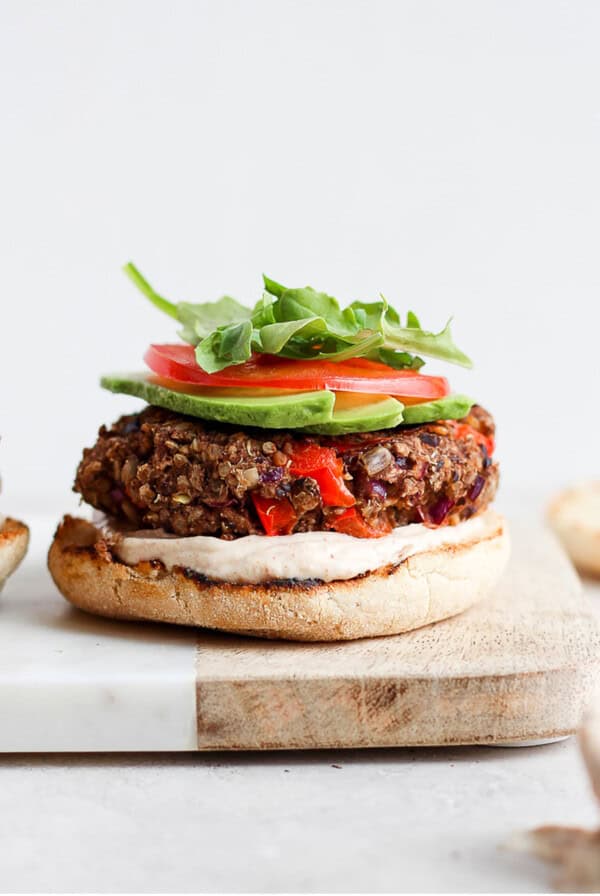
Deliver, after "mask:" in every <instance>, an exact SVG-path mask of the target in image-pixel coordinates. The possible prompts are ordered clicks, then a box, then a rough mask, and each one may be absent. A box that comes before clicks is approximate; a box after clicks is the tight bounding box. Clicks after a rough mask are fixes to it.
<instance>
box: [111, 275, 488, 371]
mask: <svg viewBox="0 0 600 896" xmlns="http://www.w3.org/2000/svg"><path fill="white" fill-rule="evenodd" d="M125 271H126V273H127V274H128V275H129V277H130V278H131V279H132V281H133V282H134V283H135V285H136V286H137V287H138V288H139V289H140V290H141V291H142V293H143V294H144V295H145V296H146V297H147V298H148V299H149V300H150V301H151V302H152V303H153V304H154V305H155V306H156V307H157V308H158V309H159V310H161V311H163V312H165V313H166V314H168V315H170V316H171V317H173V318H175V319H176V320H178V321H179V322H180V323H181V324H182V327H183V329H182V330H181V331H180V335H181V337H182V339H184V340H185V341H186V342H189V343H190V344H191V345H194V346H196V360H197V362H198V365H199V366H200V367H201V368H202V369H203V370H205V371H206V372H207V373H216V372H217V371H219V370H223V369H224V368H226V367H230V366H232V365H234V364H243V363H244V362H245V361H247V360H248V359H249V358H250V356H251V355H252V353H253V352H257V353H259V354H269V355H278V356H280V357H282V358H295V359H297V360H328V361H345V360H348V359H350V358H361V357H363V358H369V359H371V360H374V361H381V362H383V363H384V364H387V365H389V366H390V367H394V368H396V369H403V368H407V369H412V370H419V369H420V368H421V367H422V366H423V364H424V363H425V362H424V361H423V359H422V358H421V357H420V356H421V355H425V356H426V357H429V358H437V359H439V360H442V361H449V362H450V363H453V364H460V365H462V366H463V367H471V366H472V365H471V361H470V359H469V358H468V357H467V356H466V355H465V354H464V353H463V352H462V351H461V350H460V349H459V348H458V347H457V346H456V345H455V344H454V342H453V340H452V334H451V332H450V321H448V323H447V324H446V326H445V327H444V328H443V330H440V332H439V333H433V332H429V331H427V330H424V329H423V328H422V327H421V324H420V322H419V320H418V318H417V316H416V315H415V314H414V313H413V312H412V311H409V312H408V314H407V316H406V321H405V323H402V319H401V317H400V315H399V314H398V312H397V311H396V310H395V309H394V308H392V307H391V306H390V305H389V304H388V302H387V300H386V299H385V298H384V297H383V296H381V297H380V298H379V300H377V301H375V302H360V301H356V302H352V303H351V304H350V305H349V306H348V307H347V308H341V307H340V305H339V303H338V301H337V300H336V299H334V298H333V297H332V296H329V295H327V294H326V293H324V292H317V291H316V290H314V289H313V288H312V287H310V286H306V287H303V288H300V289H288V287H286V286H282V285H281V284H280V283H277V282H276V281H275V280H271V279H270V278H269V277H263V280H264V288H265V291H264V293H263V295H262V296H261V298H260V299H259V300H258V302H257V303H256V305H255V306H254V308H253V309H250V308H246V307H245V306H244V305H240V304H239V302H237V301H236V300H235V299H232V298H231V297H230V296H223V298H221V299H219V300H218V301H216V302H203V303H201V304H192V303H190V302H179V303H177V304H174V303H173V302H170V301H169V300H168V299H165V298H164V297H163V296H161V295H159V294H158V293H156V292H155V291H154V289H153V288H152V287H151V286H150V284H149V283H148V281H147V280H146V279H145V278H144V277H143V276H142V275H141V274H140V272H139V271H138V270H137V268H136V267H135V266H134V265H133V264H131V263H129V264H127V265H126V266H125ZM416 353H418V354H416Z"/></svg>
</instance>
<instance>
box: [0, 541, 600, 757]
mask: <svg viewBox="0 0 600 896" xmlns="http://www.w3.org/2000/svg"><path fill="white" fill-rule="evenodd" d="M46 528H47V529H48V533H49V532H50V529H51V526H46ZM512 528H513V555H512V559H511V562H510V566H509V569H508V570H507V573H506V575H505V577H504V579H503V581H502V582H501V584H500V585H499V587H498V588H497V590H496V592H495V593H494V595H492V596H491V597H490V598H489V599H488V600H487V601H485V602H484V603H482V604H480V605H479V606H478V607H475V608H473V609H472V610H470V611H468V612H467V613H465V614H463V615H462V616H459V617H457V618H455V619H451V620H448V621H446V622H441V623H438V624H436V625H433V626H429V627H427V628H424V629H421V630H418V631H415V632H411V633H408V634H405V635H398V636H396V637H390V638H379V639H374V640H365V641H357V642H350V643H342V644H329V645H327V644H292V643H286V642H265V641H258V640H252V639H247V638H238V637H232V636H227V635H219V634H211V633H197V632H195V631H193V630H189V629H178V628H174V627H167V626H152V625H139V624H127V623H113V622H110V621H107V620H102V619H98V618H95V617H92V616H86V615H85V614H83V613H80V612H78V611H76V610H73V609H72V608H70V607H69V606H68V605H67V604H65V603H64V601H62V599H61V598H60V597H59V596H58V594H57V593H56V591H55V589H54V587H53V585H52V584H51V582H50V580H49V577H48V576H47V575H46V573H45V569H44V565H43V564H44V553H45V547H46V545H47V543H48V539H47V536H46V532H45V530H44V529H43V527H41V526H40V532H39V533H38V534H42V533H43V537H42V538H37V537H36V529H35V526H34V542H37V547H34V550H33V551H32V556H30V557H29V563H28V565H27V567H25V568H24V569H23V570H22V572H21V573H20V574H19V575H18V576H17V577H16V578H15V579H14V580H11V582H10V583H9V584H8V585H7V589H6V593H5V594H4V595H3V596H2V597H1V598H0V750H3V751H9V750H10V751H36V750H43V751H61V750H69V751H83V750H96V751H98V750H115V751H116V750H198V749H199V750H212V749H217V750H241V749H259V750H269V749H288V748H291V749H307V748H315V747H373V746H386V747H389V746H415V745H440V744H490V743H504V742H518V743H519V742H521V743H525V742H529V741H532V740H539V739H548V738H556V737H561V736H564V735H568V734H571V733H572V732H574V731H575V729H576V727H577V725H578V723H579V720H580V717H581V714H582V711H583V709H584V707H585V705H586V704H587V703H589V701H590V700H591V699H592V697H593V694H594V691H595V688H596V684H597V682H599V681H600V632H599V626H598V622H597V619H596V616H595V614H594V613H593V611H592V608H591V606H590V602H589V600H588V598H587V597H586V596H585V595H584V594H583V593H582V590H581V587H580V584H579V581H578V579H577V577H576V575H575V573H574V572H573V570H572V568H571V566H570V564H569V562H568V561H567V559H566V558H565V556H564V554H563V553H562V551H561V549H560V548H559V546H558V544H557V542H556V541H555V540H554V538H553V537H552V536H551V535H550V534H549V533H546V532H545V531H542V530H541V529H533V530H532V529H522V530H519V529H518V528H516V527H514V526H513V527H512Z"/></svg>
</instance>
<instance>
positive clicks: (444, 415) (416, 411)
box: [402, 395, 475, 423]
mask: <svg viewBox="0 0 600 896" xmlns="http://www.w3.org/2000/svg"><path fill="white" fill-rule="evenodd" d="M474 404H475V402H474V401H473V400H472V399H471V398H468V397H467V396H466V395H446V397H445V398H439V399H438V400H437V401H426V402H424V403H423V404H412V405H407V407H405V408H404V412H403V420H402V422H403V423H433V422H434V421H435V420H460V419H461V417H466V416H467V414H468V413H469V411H470V410H471V408H472V407H473V405H474Z"/></svg>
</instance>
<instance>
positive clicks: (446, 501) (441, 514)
mask: <svg viewBox="0 0 600 896" xmlns="http://www.w3.org/2000/svg"><path fill="white" fill-rule="evenodd" d="M453 507H454V501H452V500H451V499H450V498H440V500H439V501H437V502H436V503H435V504H434V505H433V507H432V508H431V509H430V511H429V518H430V520H431V522H432V523H433V524H434V525H436V526H440V525H441V524H442V523H443V522H444V520H445V519H446V517H447V516H448V514H449V513H450V511H451V510H452V508H453Z"/></svg>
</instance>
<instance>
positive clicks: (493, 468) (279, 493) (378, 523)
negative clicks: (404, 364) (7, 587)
mask: <svg viewBox="0 0 600 896" xmlns="http://www.w3.org/2000/svg"><path fill="white" fill-rule="evenodd" d="M461 423H462V424H467V425H457V424H456V423H454V422H453V421H437V422H435V423H425V424H422V425H418V426H400V427H396V428H394V429H388V430H381V431H379V432H376V433H373V432H369V433H364V434H361V433H359V434H352V435H345V436H336V437H326V436H308V435H306V436H304V435H302V436H301V435H300V434H299V433H298V432H295V433H290V432H283V431H280V430H262V429H261V430H257V429H254V430H250V429H248V430H241V429H240V428H238V427H234V426H229V425H225V424H216V423H207V422H205V421H202V420H199V419H196V418H193V417H184V416H182V415H181V414H177V413H174V412H171V411H167V410H164V409H162V408H158V407H153V406H150V407H147V408H146V409H145V410H143V411H142V412H141V413H139V414H132V415H129V416H125V417H121V418H120V420H118V421H117V422H116V423H115V424H114V425H113V426H112V427H111V428H110V429H108V428H106V427H104V426H103V427H102V428H101V429H100V432H99V436H98V441H97V442H96V444H95V445H94V447H93V448H87V449H86V450H85V451H84V454H83V458H82V460H81V463H80V465H79V469H78V471H77V477H76V481H75V486H74V489H75V491H77V492H79V493H80V494H81V496H82V497H83V499H84V500H85V501H86V502H88V503H89V504H91V505H92V506H93V507H95V508H97V509H98V510H101V511H103V512H105V513H107V514H108V515H110V516H112V517H114V518H115V519H116V520H118V521H120V522H122V523H125V524H127V525H128V526H131V527H132V528H140V529H141V528H146V529H162V530H164V531H165V532H169V533H175V534H177V535H182V536H184V535H214V536H218V537H221V538H226V539H232V538H237V537H240V536H243V535H250V534H264V529H263V527H262V525H261V522H260V520H259V518H258V515H257V513H256V510H255V507H254V503H253V500H252V494H253V493H254V494H255V495H258V496H261V497H265V498H275V499H276V498H287V499H288V500H289V501H290V502H291V504H292V505H293V508H294V511H295V515H296V517H297V519H296V522H295V525H294V526H293V530H292V531H294V532H308V531H311V530H327V529H331V528H334V522H335V516H336V515H337V514H339V513H340V512H342V511H341V508H336V507H331V506H327V507H324V506H323V502H322V500H321V494H320V490H319V486H318V484H317V482H316V481H315V480H314V479H312V478H311V477H310V476H298V475H293V474H292V473H291V471H290V466H291V456H292V455H293V453H294V451H295V450H297V448H298V446H303V445H306V444H317V445H322V446H324V447H325V446H329V447H333V448H334V449H335V451H336V453H337V455H338V456H339V458H340V459H341V460H342V462H343V478H344V482H345V485H346V486H347V488H348V489H349V490H350V491H351V492H352V494H353V495H354V497H355V499H356V504H355V507H356V510H357V512H358V513H359V514H360V516H361V518H362V519H364V520H365V521H366V523H368V524H369V525H370V526H372V527H374V528H375V529H377V530H378V531H379V532H380V534H383V533H384V532H385V531H389V530H390V529H391V528H392V527H395V526H404V525H408V524H409V523H420V522H425V523H427V524H431V525H440V524H455V523H458V522H460V521H461V520H465V519H468V518H470V517H471V516H473V515H475V514H477V513H480V512H482V511H483V510H485V509H486V508H487V506H488V505H489V504H490V502H491V501H492V499H493V497H494V494H495V492H496V488H497V485H498V466H497V464H496V463H495V462H493V461H492V459H491V458H490V456H489V452H488V448H487V447H486V446H487V444H489V443H490V442H492V440H493V436H494V422H493V420H492V417H491V415H490V414H489V413H488V412H487V411H485V410H484V409H483V408H481V407H478V406H475V407H474V408H473V409H472V410H471V413H470V414H469V416H468V417H466V418H465V419H464V420H463V421H461Z"/></svg>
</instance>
